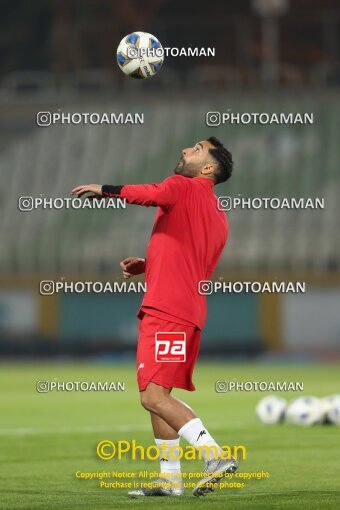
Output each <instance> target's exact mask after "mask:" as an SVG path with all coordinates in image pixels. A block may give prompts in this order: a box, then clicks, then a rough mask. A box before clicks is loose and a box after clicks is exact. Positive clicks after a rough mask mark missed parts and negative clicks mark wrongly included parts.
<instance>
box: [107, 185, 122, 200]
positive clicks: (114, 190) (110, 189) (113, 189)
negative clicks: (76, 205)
mask: <svg viewBox="0 0 340 510" xmlns="http://www.w3.org/2000/svg"><path fill="white" fill-rule="evenodd" d="M122 187H123V185H119V186H111V184H103V186H102V194H103V196H104V197H109V196H111V195H119V194H120V192H121V189H122Z"/></svg>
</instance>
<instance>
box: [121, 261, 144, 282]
mask: <svg viewBox="0 0 340 510" xmlns="http://www.w3.org/2000/svg"><path fill="white" fill-rule="evenodd" d="M120 267H121V268H122V269H123V276H124V278H131V276H135V275H137V274H142V273H144V272H145V259H140V258H138V257H128V258H126V259H124V260H122V261H121V263H120Z"/></svg>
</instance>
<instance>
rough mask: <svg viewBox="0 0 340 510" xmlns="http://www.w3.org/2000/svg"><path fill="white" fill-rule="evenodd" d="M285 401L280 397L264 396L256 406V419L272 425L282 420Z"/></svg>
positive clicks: (285, 405)
mask: <svg viewBox="0 0 340 510" xmlns="http://www.w3.org/2000/svg"><path fill="white" fill-rule="evenodd" d="M286 407H287V401H286V400H285V399H284V398H281V397H274V396H269V397H265V398H263V399H262V400H260V402H259V403H258V404H257V406H256V414H257V417H258V419H259V420H260V421H261V422H262V423H265V424H266V425H274V424H275V423H279V422H280V421H282V420H283V418H284V415H285V410H286Z"/></svg>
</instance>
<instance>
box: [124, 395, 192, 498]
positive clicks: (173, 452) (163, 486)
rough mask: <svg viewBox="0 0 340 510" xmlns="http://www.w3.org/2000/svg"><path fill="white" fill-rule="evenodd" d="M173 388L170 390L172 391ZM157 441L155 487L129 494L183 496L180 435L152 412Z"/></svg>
mask: <svg viewBox="0 0 340 510" xmlns="http://www.w3.org/2000/svg"><path fill="white" fill-rule="evenodd" d="M170 391H171V390H169V392H170ZM150 418H151V424H152V429H153V433H154V438H155V443H156V445H157V446H158V448H159V451H160V456H159V473H160V475H159V478H158V479H156V480H154V481H153V483H152V485H153V487H151V488H147V489H138V490H132V491H129V493H128V494H129V496H130V497H132V498H138V497H141V496H183V494H184V488H183V481H182V476H181V461H180V460H179V441H180V438H179V435H178V434H177V432H176V431H175V430H174V429H173V428H172V427H170V425H168V424H167V423H166V422H165V421H164V420H163V419H162V418H160V417H159V416H157V415H156V414H154V413H152V412H150Z"/></svg>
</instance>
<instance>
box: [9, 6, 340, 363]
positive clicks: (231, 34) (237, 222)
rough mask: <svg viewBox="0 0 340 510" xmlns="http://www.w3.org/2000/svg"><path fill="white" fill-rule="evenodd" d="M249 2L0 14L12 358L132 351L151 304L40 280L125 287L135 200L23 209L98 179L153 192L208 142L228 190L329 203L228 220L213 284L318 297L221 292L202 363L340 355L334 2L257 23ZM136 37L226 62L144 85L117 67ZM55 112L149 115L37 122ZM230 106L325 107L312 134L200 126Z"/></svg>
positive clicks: (145, 226) (136, 223)
mask: <svg viewBox="0 0 340 510" xmlns="http://www.w3.org/2000/svg"><path fill="white" fill-rule="evenodd" d="M259 3H260V4H261V2H259ZM262 3H263V4H266V2H262ZM278 4H279V5H280V4H281V2H278ZM254 5H255V3H252V2H250V1H230V2H218V1H217V2H213V3H212V4H208V3H206V2H204V3H202V2H193V1H186V2H178V1H171V2H170V1H167V0H153V1H151V0H150V1H147V0H145V1H133V0H124V1H123V2H112V1H107V0H96V1H89V0H81V1H80V0H79V1H62V0H59V1H58V2H57V1H47V2H46V1H35V2H34V3H28V2H24V1H18V2H12V3H11V2H3V3H2V6H1V37H0V58H1V68H0V80H1V81H0V103H1V108H0V111H1V120H0V131H1V153H0V165H1V176H2V179H1V185H0V186H1V187H0V207H1V215H0V232H1V255H0V352H1V354H2V356H3V357H8V356H9V357H15V356H18V357H19V358H22V357H25V358H26V357H31V358H35V357H38V358H39V357H45V356H48V357H50V356H51V357H53V356H57V357H58V356H60V355H65V354H70V355H72V356H75V357H78V356H94V355H100V356H101V355H105V356H109V357H110V356H111V355H112V356H113V358H115V356H117V355H118V354H124V353H128V354H131V355H132V353H133V350H134V347H135V343H136V336H137V320H136V319H135V313H136V311H137V309H138V305H139V303H140V301H141V298H142V296H141V295H132V294H129V295H115V296H112V295H94V294H88V295H76V294H66V295H57V296H56V295H54V296H41V295H39V289H38V285H39V281H40V280H60V279H64V280H65V281H76V280H98V279H99V280H101V281H106V280H110V281H122V278H121V275H120V269H119V262H120V260H121V259H122V258H124V257H127V256H134V255H136V256H143V255H144V254H145V248H146V244H147V241H148V238H149V234H150V231H151V227H152V223H153V218H154V214H155V210H154V209H146V208H145V209H141V208H138V207H135V206H128V208H127V209H126V210H123V211H119V210H118V211H91V210H79V211H72V210H63V211H49V210H46V211H43V210H36V211H32V212H29V213H28V212H26V213H25V212H21V211H19V210H18V198H19V197H20V196H26V195H29V196H40V195H43V196H45V197H67V196H69V192H70V190H71V188H72V187H74V186H75V185H77V184H81V183H86V182H104V181H106V182H108V183H112V184H117V183H118V184H120V183H143V182H157V181H160V180H162V179H163V178H165V177H166V176H167V175H169V174H171V173H172V172H173V169H174V166H175V164H176V162H177V160H178V157H179V154H180V150H181V149H182V148H183V147H186V146H190V145H191V144H193V143H195V142H196V141H197V140H199V139H202V138H205V137H208V136H212V135H215V136H218V137H220V138H221V139H222V140H223V141H224V142H225V144H226V146H228V147H229V148H230V150H231V151H232V153H233V157H234V160H235V167H234V175H233V177H232V179H231V181H230V182H228V183H227V184H224V185H221V186H219V187H218V189H217V188H216V192H217V193H218V194H220V195H230V196H239V195H242V196H243V197H284V196H287V197H322V198H325V204H326V205H325V209H324V210H316V211H313V210H297V211H287V210H282V211H264V210H259V211H240V210H236V211H232V212H230V213H229V214H228V217H229V222H230V237H229V240H228V245H227V247H226V249H225V251H224V254H223V257H222V260H221V262H220V264H219V266H218V269H217V271H216V272H215V275H214V278H215V279H217V280H218V279H219V280H221V281H239V280H241V281H243V280H247V281H266V280H268V281H273V280H277V281H306V285H307V292H306V294H305V295H292V294H288V295H275V294H272V295H268V294H264V295H254V294H245V293H243V294H232V295H215V296H212V297H209V299H208V304H209V319H208V322H207V327H206V330H205V331H204V333H203V336H202V354H203V355H204V354H211V355H216V354H217V355H218V356H225V357H226V358H228V357H230V356H232V355H237V356H238V355H241V356H246V357H249V356H251V357H253V356H262V357H263V356H267V355H268V356H275V357H276V356H281V355H282V356H285V357H286V356H288V357H290V356H291V357H294V356H295V357H297V356H298V357H300V356H302V358H306V359H331V360H333V359H334V357H336V356H339V353H340V322H339V320H340V319H339V317H340V314H339V298H340V243H339V241H340V238H339V223H340V219H339V218H340V214H339V213H340V205H339V142H338V140H339V123H340V120H339V119H340V116H339V113H340V103H339V86H340V65H339V53H340V8H339V3H338V2H337V1H335V0H333V1H332V0H327V1H321V0H320V1H316V0H313V1H303V0H295V1H293V0H291V1H290V2H288V4H287V8H286V9H283V10H282V12H281V13H280V14H279V15H277V16H276V15H272V16H271V15H269V16H261V15H260V14H259V12H258V11H257V10H256V9H255V7H254ZM134 30H144V31H148V32H151V33H153V34H155V35H156V36H157V37H158V38H159V39H160V41H161V42H162V44H163V46H177V47H187V46H192V47H195V46H198V47H201V46H209V47H215V48H216V57H215V58H204V57H201V58H199V57H196V58H184V57H178V58H172V57H168V58H167V59H166V61H165V62H164V65H163V68H162V70H161V71H160V73H159V74H158V75H157V76H156V77H154V78H152V79H150V80H144V81H143V82H141V81H135V80H132V79H129V78H127V77H126V76H125V75H124V74H123V73H122V72H121V71H120V70H119V68H118V66H117V64H116V60H115V53H116V48H117V45H118V43H119V41H120V40H121V38H122V37H123V36H124V35H126V34H127V33H129V32H131V31H134ZM275 48H276V50H275ZM59 109H60V110H61V111H62V112H125V113H127V112H138V113H144V115H145V123H144V125H135V126H133V125H132V126H131V125H125V126H119V125H118V126H105V125H103V126H99V125H97V126H92V125H77V126H75V125H55V126H50V127H48V128H47V127H46V128H39V127H38V126H37V125H36V122H35V116H36V114H37V112H38V111H52V112H54V111H58V110H59ZM228 109H230V110H231V111H232V112H241V113H242V112H261V111H263V112H278V113H279V112H302V113H304V112H313V113H314V124H313V125H304V126H300V125H291V126H286V125H281V126H277V125H263V126H261V125H237V124H234V125H230V124H226V125H224V126H223V125H222V126H220V127H217V128H208V127H206V125H205V113H206V112H207V111H210V110H217V111H222V112H223V111H227V110H228ZM169 292H171V289H169ZM131 359H132V358H131Z"/></svg>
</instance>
